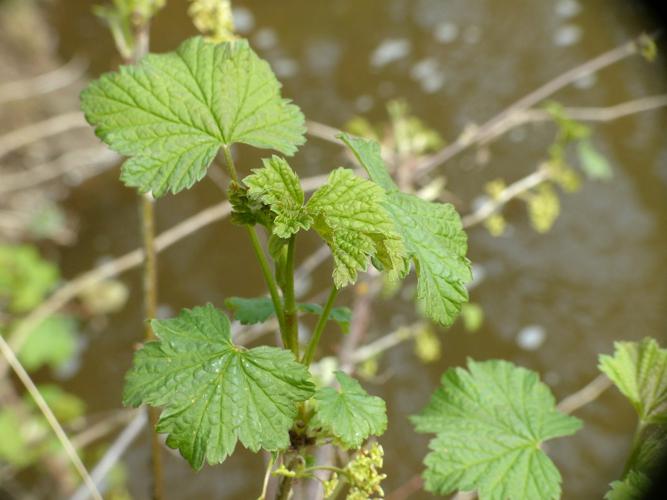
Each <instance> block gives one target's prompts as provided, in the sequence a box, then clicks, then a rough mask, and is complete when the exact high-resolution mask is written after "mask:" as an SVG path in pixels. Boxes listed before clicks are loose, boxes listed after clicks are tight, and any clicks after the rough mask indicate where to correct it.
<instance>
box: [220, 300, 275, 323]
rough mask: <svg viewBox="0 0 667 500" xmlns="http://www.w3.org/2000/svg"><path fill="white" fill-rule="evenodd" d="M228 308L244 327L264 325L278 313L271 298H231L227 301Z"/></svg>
mask: <svg viewBox="0 0 667 500" xmlns="http://www.w3.org/2000/svg"><path fill="white" fill-rule="evenodd" d="M225 306H227V307H228V308H229V309H230V310H231V311H232V313H233V315H234V319H235V320H237V321H240V322H241V324H242V325H256V324H257V323H264V322H265V321H267V320H268V319H269V318H270V317H271V316H273V315H274V314H275V313H276V310H275V308H274V307H273V302H272V301H271V298H270V297H253V298H251V299H245V298H243V297H229V298H228V299H225Z"/></svg>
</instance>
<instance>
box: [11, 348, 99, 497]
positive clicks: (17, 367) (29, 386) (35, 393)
mask: <svg viewBox="0 0 667 500" xmlns="http://www.w3.org/2000/svg"><path fill="white" fill-rule="evenodd" d="M0 351H2V354H3V356H4V357H5V359H6V360H7V363H9V365H10V366H11V367H12V370H14V373H16V376H17V377H18V378H19V380H20V381H21V383H22V384H23V385H24V386H25V388H26V390H27V391H28V392H29V393H30V396H32V398H33V399H34V401H35V403H36V404H37V406H38V408H39V409H40V411H41V412H42V414H43V415H44V418H46V421H47V422H48V423H49V426H51V429H53V432H54V433H55V435H56V437H57V438H58V441H60V444H61V445H62V447H63V449H64V450H65V453H66V454H67V456H68V457H69V459H70V461H71V462H72V465H73V466H74V468H75V469H76V471H77V472H78V473H79V475H80V476H81V478H82V479H83V482H84V483H85V484H86V487H87V488H88V490H89V491H90V494H91V496H92V497H93V498H95V499H96V500H102V495H100V492H99V491H98V490H97V487H96V486H95V482H94V481H93V480H92V478H91V477H90V474H88V471H87V470H86V467H85V465H83V462H82V461H81V458H79V455H78V454H77V452H76V449H75V448H74V446H72V443H71V442H70V440H69V438H68V437H67V434H66V433H65V431H64V430H63V428H62V426H61V425H60V422H58V419H57V418H56V416H55V415H54V414H53V411H51V408H50V407H49V405H48V403H47V402H46V400H45V399H44V398H43V397H42V394H41V393H40V392H39V389H37V386H35V384H34V382H33V381H32V379H31V378H30V375H28V372H26V371H25V369H24V368H23V365H21V362H20V361H19V360H18V358H17V357H16V355H15V354H14V351H13V350H12V348H11V347H9V345H8V344H7V342H6V341H5V339H4V338H3V337H2V336H0Z"/></svg>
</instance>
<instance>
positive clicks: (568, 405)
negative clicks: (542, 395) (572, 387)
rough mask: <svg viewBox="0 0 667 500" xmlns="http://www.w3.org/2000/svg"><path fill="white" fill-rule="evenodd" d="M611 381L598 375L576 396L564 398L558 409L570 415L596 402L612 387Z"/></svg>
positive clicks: (576, 393) (575, 394) (604, 376)
mask: <svg viewBox="0 0 667 500" xmlns="http://www.w3.org/2000/svg"><path fill="white" fill-rule="evenodd" d="M612 385H613V384H612V382H611V380H609V378H607V376H606V375H602V374H601V375H598V376H597V377H595V378H594V379H593V380H592V381H591V382H590V383H588V384H587V385H585V386H584V387H582V388H581V389H579V390H578V391H577V392H575V393H574V394H570V395H569V396H567V397H565V398H563V399H562V400H561V402H560V403H558V406H557V407H556V408H558V409H559V410H560V411H562V412H563V413H565V414H567V415H569V414H570V413H573V412H575V411H577V410H578V409H579V408H581V407H582V406H586V405H587V404H588V403H591V402H593V401H595V400H596V399H597V398H598V397H599V396H600V395H601V394H602V393H603V392H604V391H606V390H607V389H609V388H610V387H611V386H612Z"/></svg>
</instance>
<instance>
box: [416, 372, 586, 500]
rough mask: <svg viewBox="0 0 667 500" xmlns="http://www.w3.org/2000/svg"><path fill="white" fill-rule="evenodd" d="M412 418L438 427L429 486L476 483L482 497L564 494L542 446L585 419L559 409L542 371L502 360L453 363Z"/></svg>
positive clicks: (422, 427) (426, 428)
mask: <svg viewBox="0 0 667 500" xmlns="http://www.w3.org/2000/svg"><path fill="white" fill-rule="evenodd" d="M412 420H413V423H414V424H415V426H416V429H417V431H418V432H428V433H436V438H435V439H433V440H432V441H431V443H430V448H431V450H432V451H431V452H430V453H429V454H428V455H427V457H426V459H425V461H424V463H425V464H426V471H425V473H424V480H425V485H426V489H427V490H429V491H432V492H435V493H440V494H443V495H444V494H447V493H451V492H453V491H456V490H461V491H472V490H476V491H477V492H478V494H479V497H480V498H481V499H482V500H485V499H492V500H505V499H507V498H517V499H519V498H535V499H538V498H539V499H545V500H548V499H554V498H559V496H560V481H561V477H560V474H559V472H558V469H556V467H555V466H554V464H553V463H552V462H551V460H550V459H549V458H548V457H547V455H546V454H545V453H544V452H543V451H542V450H541V449H540V445H541V443H543V442H544V441H546V440H548V439H552V438H555V437H559V436H566V435H569V434H573V433H574V432H576V431H577V429H579V427H580V426H581V423H580V421H579V420H578V419H576V418H574V417H569V416H566V415H563V414H562V413H560V412H558V411H556V409H555V401H554V397H553V395H552V394H551V392H550V391H549V389H548V387H547V386H546V385H544V384H543V383H542V382H540V381H539V378H538V376H537V374H535V373H534V372H531V371H529V370H526V369H524V368H520V367H516V366H514V365H512V364H511V363H509V362H506V361H495V360H494V361H485V362H479V363H478V362H475V361H472V360H469V361H468V370H464V369H462V368H452V369H449V370H447V372H445V374H444V375H443V377H442V386H441V387H440V388H439V389H438V390H437V391H436V392H435V393H434V395H433V397H432V398H431V401H430V403H429V404H428V405H427V407H426V408H425V409H424V410H423V411H422V413H421V414H420V415H418V416H414V417H412Z"/></svg>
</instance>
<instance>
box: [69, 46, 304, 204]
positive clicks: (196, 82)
mask: <svg viewBox="0 0 667 500" xmlns="http://www.w3.org/2000/svg"><path fill="white" fill-rule="evenodd" d="M280 87H281V85H280V83H279V82H278V80H277V79H276V77H275V76H274V74H273V72H272V71H271V68H270V67H269V65H268V63H267V62H266V61H263V60H262V59H260V58H259V57H258V56H257V55H256V54H255V53H254V52H253V51H252V49H251V48H250V47H249V45H248V43H247V41H245V40H236V41H232V42H225V43H222V44H212V43H209V42H207V41H205V40H204V39H203V38H201V37H194V38H190V39H188V40H186V41H185V42H183V43H182V44H181V45H180V46H179V47H178V49H177V50H176V51H174V52H169V53H166V54H159V55H156V54H149V55H148V56H146V57H145V58H144V59H142V60H141V62H140V63H139V64H138V65H136V66H121V68H120V69H119V71H117V72H113V73H107V74H105V75H103V76H102V77H101V78H99V79H98V80H95V81H94V82H92V83H91V84H90V85H89V86H88V87H87V88H86V89H85V90H84V91H83V92H82V94H81V105H82V109H83V111H84V114H85V116H86V119H87V120H88V122H89V123H90V124H91V125H93V126H95V127H96V133H97V135H98V136H99V137H100V139H102V140H103V141H104V142H105V143H106V144H108V145H109V147H111V149H113V150H114V151H117V152H118V153H120V154H122V155H125V156H129V157H130V158H129V159H128V160H127V161H126V162H125V164H124V165H123V168H122V173H121V179H122V180H123V181H124V182H125V183H126V184H127V185H128V186H132V187H136V188H138V189H139V190H140V191H142V192H149V191H150V192H152V193H153V195H154V196H161V195H163V194H165V193H166V192H167V191H171V192H172V193H177V192H179V191H181V190H183V189H186V188H189V187H191V186H192V185H193V184H194V183H195V182H197V181H199V180H200V179H201V178H202V177H204V175H205V174H206V170H207V168H208V166H209V165H210V163H211V162H212V161H213V159H214V158H215V156H216V154H217V153H218V151H219V149H220V148H221V147H223V146H225V147H229V146H231V145H232V144H234V143H244V144H248V145H250V146H254V147H257V148H268V149H275V150H277V151H280V152H281V153H283V154H286V155H291V154H293V153H294V152H295V151H296V149H297V147H298V146H300V145H301V144H303V142H304V133H305V126H304V118H303V115H302V114H301V112H300V111H299V109H298V108H297V107H296V106H295V105H293V104H291V103H290V102H289V101H288V100H286V99H283V98H282V97H281V96H280Z"/></svg>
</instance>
